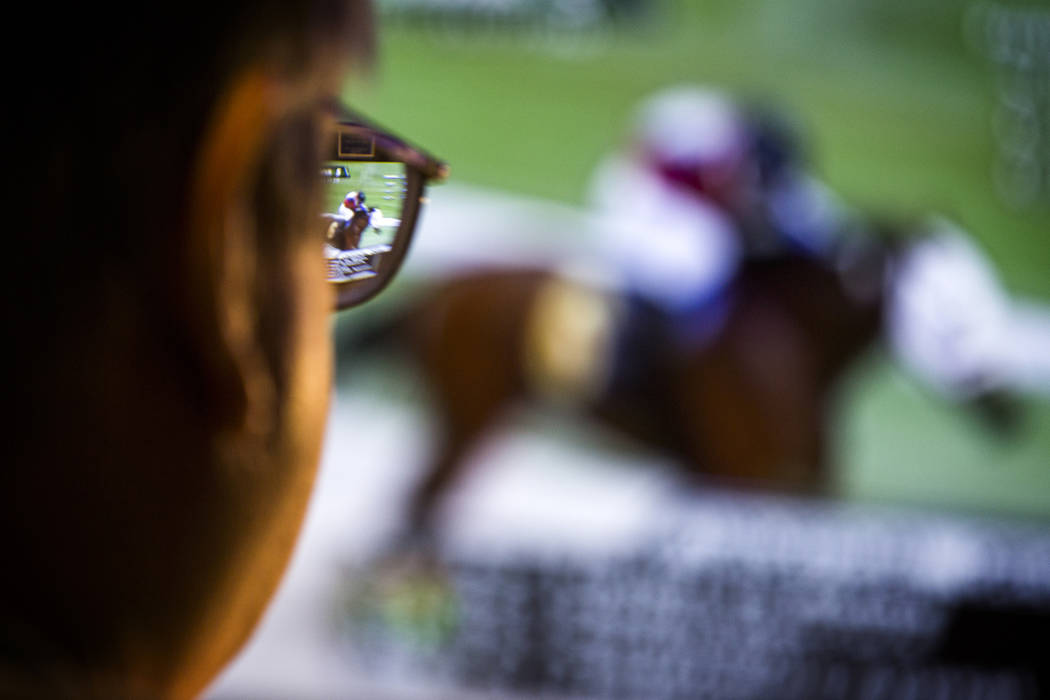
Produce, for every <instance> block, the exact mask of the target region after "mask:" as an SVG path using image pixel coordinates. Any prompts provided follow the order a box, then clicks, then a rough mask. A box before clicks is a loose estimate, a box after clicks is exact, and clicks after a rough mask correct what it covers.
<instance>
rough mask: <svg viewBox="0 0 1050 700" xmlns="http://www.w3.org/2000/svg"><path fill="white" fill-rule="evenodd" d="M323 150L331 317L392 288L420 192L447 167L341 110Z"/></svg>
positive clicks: (336, 108) (335, 110) (440, 177)
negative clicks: (333, 309) (333, 300)
mask: <svg viewBox="0 0 1050 700" xmlns="http://www.w3.org/2000/svg"><path fill="white" fill-rule="evenodd" d="M332 110H333V113H334V114H335V115H336V119H337V124H336V126H335V133H334V134H332V135H331V137H330V138H331V140H330V146H326V147H325V151H326V152H325V153H324V154H323V157H324V161H323V162H322V165H321V177H322V179H323V180H324V183H325V184H324V197H325V200H324V207H325V209H324V213H322V214H321V220H322V221H321V223H322V226H323V230H324V237H325V242H324V250H325V259H326V262H327V266H328V281H329V282H330V283H331V284H332V285H334V286H335V288H336V310H337V311H338V310H342V309H348V308H350V307H352V306H357V305H358V304H361V303H363V302H365V301H368V300H369V299H371V298H372V297H374V296H375V295H376V294H378V293H379V292H381V291H382V290H383V288H384V287H386V286H387V285H388V284H390V281H391V280H392V279H393V278H394V275H395V274H396V273H397V271H398V269H399V268H400V267H401V263H402V262H403V261H404V259H405V253H406V252H407V251H408V247H409V245H410V244H411V242H412V235H413V233H414V232H415V228H416V222H417V220H418V219H419V211H420V208H421V206H422V204H423V202H424V201H425V200H424V196H423V192H424V189H425V188H426V185H427V184H428V183H429V182H432V181H440V180H443V179H445V177H446V176H447V175H448V166H447V165H446V164H445V163H443V162H441V161H440V160H438V159H436V158H434V157H433V156H431V155H430V154H428V153H426V152H425V151H423V150H421V149H419V148H416V147H415V146H412V145H409V144H408V143H406V142H405V141H403V140H402V139H400V138H398V137H397V136H394V135H393V134H391V133H390V132H389V131H386V130H385V129H382V128H381V127H379V126H376V125H375V124H372V123H370V122H369V121H367V120H366V119H365V118H364V117H362V116H361V115H359V114H357V113H355V112H353V111H351V110H350V109H348V108H346V107H345V106H343V105H340V104H334V105H332Z"/></svg>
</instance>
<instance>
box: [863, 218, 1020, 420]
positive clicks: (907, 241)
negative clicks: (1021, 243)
mask: <svg viewBox="0 0 1050 700" xmlns="http://www.w3.org/2000/svg"><path fill="white" fill-rule="evenodd" d="M887 232H888V233H889V234H890V235H883V236H882V238H883V239H884V240H885V241H887V243H888V244H889V245H887V246H886V250H887V255H886V256H885V264H884V274H883V277H882V282H881V288H882V296H883V323H884V335H885V338H886V341H887V344H888V345H889V348H890V350H891V351H892V353H893V355H894V356H895V358H896V359H897V360H898V362H900V363H901V365H902V366H903V367H904V368H905V369H906V370H907V371H908V372H909V373H910V374H912V375H913V376H914V377H916V378H917V379H919V380H920V381H921V382H922V383H923V384H924V385H925V386H926V387H928V388H930V389H932V390H933V391H934V392H935V393H937V394H938V395H940V396H942V397H944V398H947V399H949V400H951V401H955V402H958V403H962V404H966V405H968V406H971V407H973V408H975V409H977V411H978V413H979V415H981V416H982V417H983V418H985V419H988V420H987V422H988V423H989V424H990V425H991V426H992V427H994V428H998V429H1002V428H1010V427H1012V426H1013V423H1014V422H1015V420H1016V412H1015V411H1014V407H1015V406H1016V404H1015V403H1013V402H1012V401H1011V400H1010V399H1009V395H1008V393H1007V392H1006V390H1005V389H1006V387H1005V384H1004V381H1003V376H1002V367H1001V366H1000V364H999V362H998V356H999V355H1000V354H1001V353H1000V350H1001V348H1002V346H1003V342H1004V338H1006V337H1007V335H1008V334H1007V324H1008V322H1009V316H1010V299H1009V297H1008V295H1007V293H1006V291H1005V290H1004V289H1003V287H1002V285H1001V284H1000V282H999V279H998V275H997V274H996V272H995V270H994V268H993V267H992V265H991V263H990V262H989V261H988V259H987V258H986V257H985V255H984V254H983V253H982V252H981V251H980V249H979V248H978V247H977V245H976V244H975V243H974V242H973V240H972V239H971V238H970V237H969V236H968V235H967V234H966V233H965V232H964V231H963V230H962V229H961V228H959V227H958V226H957V225H955V224H954V223H952V222H950V221H948V220H946V219H943V218H939V217H931V218H927V219H924V220H922V221H918V222H914V223H911V224H909V225H907V226H904V227H899V228H897V229H896V230H892V231H891V230H890V229H887V230H886V231H884V234H885V233H887Z"/></svg>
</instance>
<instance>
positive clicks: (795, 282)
mask: <svg viewBox="0 0 1050 700" xmlns="http://www.w3.org/2000/svg"><path fill="white" fill-rule="evenodd" d="M876 263H877V261H871V264H876ZM766 265H767V267H768V268H769V269H768V275H769V276H768V279H769V282H770V285H771V288H770V289H768V290H767V291H766V293H768V294H770V295H771V298H774V299H777V300H778V303H780V304H782V305H784V306H785V307H786V308H787V309H788V311H789V313H790V314H791V315H792V316H793V317H794V318H795V322H796V324H797V325H798V326H799V327H800V329H801V330H802V331H803V332H804V334H805V336H806V337H807V338H809V343H810V347H811V351H812V354H813V357H814V359H815V361H816V363H817V365H818V366H819V367H820V369H821V374H822V376H824V377H825V378H826V379H827V380H829V381H831V380H833V379H834V378H835V377H837V376H838V374H839V373H840V372H841V371H842V370H843V369H844V368H845V367H846V366H847V365H848V364H849V363H850V362H851V361H853V360H854V359H855V358H856V357H857V356H858V355H859V354H861V353H862V352H864V350H866V349H867V348H868V347H869V346H870V345H871V344H872V342H874V341H875V339H876V338H877V337H878V335H879V333H880V332H881V328H882V309H883V301H882V288H881V282H880V281H879V279H880V278H881V268H878V267H876V269H868V268H869V263H868V262H865V264H864V265H863V266H858V267H854V268H846V269H841V270H837V269H835V266H834V265H833V264H832V263H831V262H830V261H825V260H819V259H816V258H809V257H804V256H797V257H791V258H788V259H786V260H780V261H769V262H768V263H766ZM871 275H874V276H875V277H876V279H875V280H874V281H872V280H870V279H868V277H870V276H871Z"/></svg>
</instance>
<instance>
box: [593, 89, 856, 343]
mask: <svg viewBox="0 0 1050 700" xmlns="http://www.w3.org/2000/svg"><path fill="white" fill-rule="evenodd" d="M631 140H632V143H631V148H630V149H629V152H628V153H627V154H625V155H616V156H613V157H610V158H608V159H606V161H604V162H603V163H602V164H601V165H600V166H599V168H598V170H597V172H596V174H595V176H594V179H593V182H592V188H591V201H592V204H593V205H594V207H595V208H596V209H597V211H598V215H599V223H600V231H601V242H602V247H603V248H604V250H605V252H606V254H607V256H608V257H609V258H611V259H612V260H613V261H614V267H616V268H618V269H619V272H620V276H621V278H622V279H623V282H624V283H625V284H626V286H628V287H629V288H631V289H632V290H633V292H634V293H636V294H639V295H641V296H642V297H644V298H645V299H646V300H648V301H649V302H651V303H654V304H656V305H657V306H659V307H660V308H661V309H663V310H664V311H665V312H667V313H668V314H669V315H670V316H671V317H672V318H674V319H676V320H682V319H686V320H687V323H686V324H684V325H683V324H680V323H676V324H675V325H676V326H681V327H683V328H689V329H690V330H689V333H690V334H691V335H692V336H693V338H692V339H693V340H697V339H699V338H702V337H708V336H709V335H710V334H711V332H712V331H714V330H717V328H718V327H719V325H720V323H721V320H720V319H722V318H724V315H725V314H724V312H725V303H724V302H725V301H726V300H725V298H724V296H725V289H726V287H727V285H728V283H729V281H730V280H731V279H732V278H733V276H734V275H735V273H736V269H737V267H738V265H739V263H740V261H741V259H742V258H743V257H744V256H748V255H761V254H770V253H776V252H779V251H784V250H795V251H802V252H805V253H807V254H813V255H821V256H823V255H825V254H827V253H829V252H830V249H831V242H832V240H833V234H834V232H835V230H836V229H837V228H839V226H840V221H841V219H842V215H841V212H842V211H843V209H842V208H841V207H839V206H838V205H837V204H836V203H835V201H834V198H833V197H832V195H831V194H830V193H829V192H828V191H827V190H826V188H824V187H823V186H822V185H820V183H818V182H817V181H816V180H814V179H812V178H810V177H808V176H807V175H806V174H805V173H804V172H803V170H802V168H801V167H799V164H798V155H797V153H798V145H797V139H795V138H794V135H793V134H792V132H791V131H790V130H789V129H787V128H785V125H784V124H783V123H782V121H781V120H779V119H776V118H774V116H773V115H772V114H767V113H760V112H747V111H745V110H743V109H741V108H740V107H739V106H738V105H736V104H735V103H734V102H733V101H732V100H731V99H729V98H728V97H727V96H726V95H724V94H722V93H720V92H717V91H713V90H709V89H704V88H700V87H695V86H683V87H674V88H669V89H667V90H664V91H662V92H659V93H657V94H656V95H654V96H653V97H650V98H649V99H648V100H646V101H645V102H644V103H643V104H642V106H641V108H640V109H639V110H638V115H637V117H636V121H635V126H634V130H633V134H632V139H631ZM625 192H626V193H630V196H629V197H624V193H625Z"/></svg>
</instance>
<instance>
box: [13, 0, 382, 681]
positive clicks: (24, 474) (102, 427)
mask: <svg viewBox="0 0 1050 700" xmlns="http://www.w3.org/2000/svg"><path fill="white" fill-rule="evenodd" d="M147 5H148V8H149V9H148V10H146V9H143V6H142V5H132V6H127V8H128V9H123V6H122V9H120V10H119V11H117V10H115V9H106V8H100V7H99V6H97V5H77V6H73V7H72V8H61V9H60V8H54V7H42V8H40V9H36V10H34V9H33V8H31V7H28V6H27V8H26V9H27V10H28V12H27V16H25V17H22V18H20V19H19V23H18V24H19V29H18V32H19V34H20V37H21V39H22V41H20V42H18V45H19V46H27V45H28V46H31V47H32V48H33V50H34V52H33V53H30V54H26V55H24V56H22V57H21V61H22V68H23V70H21V71H20V73H21V78H18V79H16V80H14V81H13V82H11V83H9V84H8V85H7V105H6V106H5V110H6V111H7V114H6V116H5V125H6V130H7V133H5V138H6V142H7V143H8V158H7V159H6V162H5V166H6V167H7V169H8V173H9V175H14V184H13V187H12V188H10V189H9V190H8V194H9V199H8V203H7V205H6V207H5V212H4V214H5V216H6V220H5V223H6V224H7V230H6V231H5V245H6V247H7V254H8V256H9V257H8V259H7V261H8V263H9V274H8V275H7V280H8V283H9V284H10V285H11V289H10V290H9V292H8V293H7V294H5V299H6V304H5V310H4V311H5V313H4V320H5V321H6V322H7V324H8V326H9V328H8V331H7V337H8V338H9V339H10V341H9V345H10V347H13V350H14V352H13V354H12V356H11V359H10V360H9V365H8V374H9V376H7V377H6V381H5V384H4V386H5V395H6V396H7V399H6V400H7V403H8V405H7V406H6V408H7V409H8V410H6V411H5V413H6V414H7V415H8V416H12V415H13V416H14V418H12V419H9V423H8V437H9V440H8V444H9V447H8V448H7V452H6V454H5V455H4V456H3V463H4V466H3V468H2V472H0V473H2V475H3V476H2V480H3V481H2V483H0V494H2V495H0V513H2V515H0V527H2V531H0V532H2V537H3V544H4V551H5V563H4V567H3V569H4V571H3V573H2V574H0V630H2V631H0V693H3V692H4V691H5V689H7V690H12V691H14V692H19V693H32V692H39V693H41V694H43V695H53V694H66V693H68V694H77V695H79V694H84V695H87V696H90V695H99V696H103V697H117V696H121V695H136V696H145V697H153V696H158V695H167V694H179V695H184V694H191V693H194V692H197V691H199V690H200V689H201V688H202V687H203V686H204V685H205V684H206V683H207V682H208V681H209V680H210V679H211V677H212V676H213V675H214V674H215V673H216V672H217V670H218V669H220V668H221V667H222V665H223V664H224V663H225V662H226V661H227V660H228V659H229V658H230V656H231V655H232V654H233V653H234V652H235V651H236V650H237V649H238V648H239V646H240V645H241V644H242V643H243V641H244V640H245V638H246V637H247V635H248V633H249V632H250V630H251V629H252V627H253V625H254V624H255V622H256V621H257V619H258V617H259V615H260V614H261V611H262V609H263V607H264V604H265V602H266V601H267V600H268V599H269V597H270V595H271V594H272V592H273V590H274V588H275V586H276V583H277V581H278V579H279V576H280V574H281V572H282V571H283V569H284V567H285V564H286V562H287V560H288V557H289V555H290V552H291V549H292V545H293V543H294V540H295V536H296V534H297V532H298V528H299V525H300V523H301V519H302V514H303V512H304V509H305V505H306V502H307V498H308V495H309V492H310V488H311V486H312V483H313V477H314V473H315V469H316V464H317V461H318V456H319V449H320V442H321V437H322V433H323V426H324V421H325V417H326V414H327V397H328V390H329V379H330V364H331V362H330V359H331V358H330V355H331V349H330V340H329V336H328V330H329V319H328V314H329V312H330V310H331V309H332V307H333V304H334V296H333V292H332V290H331V288H330V287H329V285H328V284H327V283H326V279H325V272H324V265H325V261H324V259H323V253H322V245H321V243H322V241H320V240H319V238H318V235H317V233H316V231H317V228H318V224H317V221H316V217H317V214H318V212H320V211H321V205H320V196H319V195H320V192H319V190H320V178H319V176H318V173H319V163H320V160H321V150H322V142H321V133H322V129H323V125H324V124H325V123H327V122H328V121H331V119H330V117H329V116H327V115H326V114H324V112H323V110H322V109H321V108H320V106H319V105H320V100H321V98H324V97H326V96H331V95H334V94H338V93H339V91H340V89H341V87H342V85H343V81H344V78H345V74H346V70H347V68H348V65H349V64H350V62H351V59H365V60H367V58H368V56H369V55H370V51H371V43H372V34H371V31H372V28H371V21H370V10H369V7H368V6H367V4H366V3H364V2H355V1H349V2H347V1H341V2H336V1H331V0H314V1H312V2H301V3H290V2H279V1H266V0H263V1H253V2H223V3H209V4H207V5H201V6H197V5H195V4H194V3H181V2H175V3H148V4H147ZM113 7H116V6H113ZM202 8H206V9H202ZM27 38H28V41H26V39H27ZM45 55H46V56H49V58H48V60H47V61H46V62H45V61H44V60H43V59H41V58H40V57H41V56H45ZM5 58H6V59H10V60H9V61H8V65H11V64H12V63H13V62H14V58H16V57H10V56H5Z"/></svg>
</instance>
